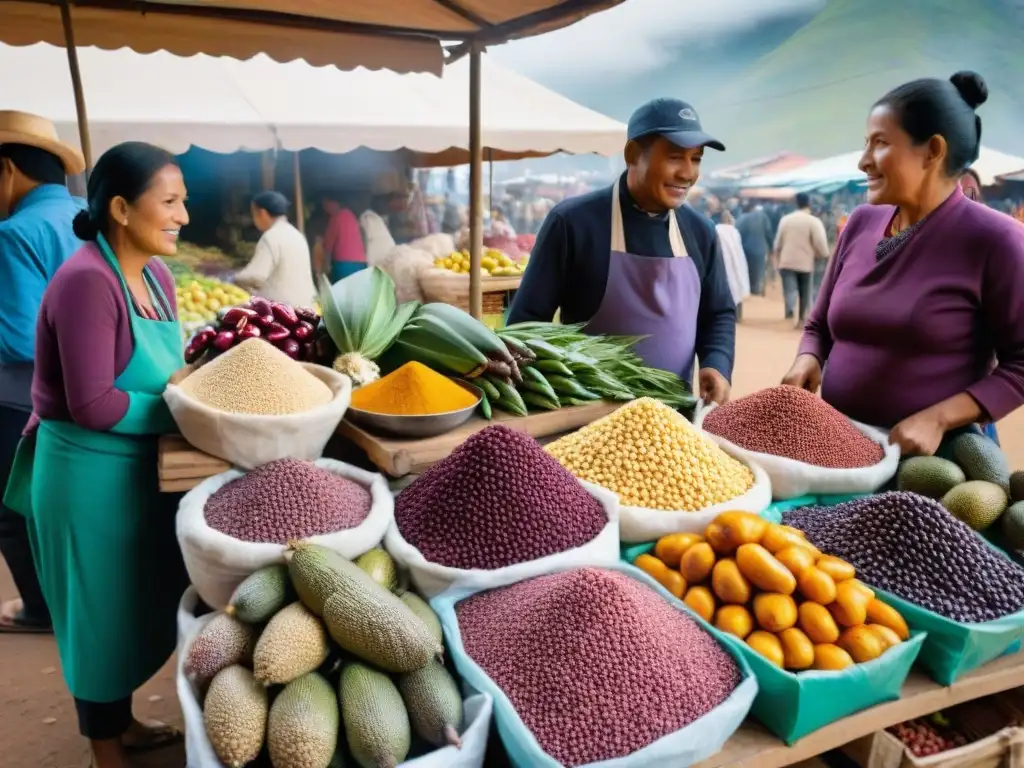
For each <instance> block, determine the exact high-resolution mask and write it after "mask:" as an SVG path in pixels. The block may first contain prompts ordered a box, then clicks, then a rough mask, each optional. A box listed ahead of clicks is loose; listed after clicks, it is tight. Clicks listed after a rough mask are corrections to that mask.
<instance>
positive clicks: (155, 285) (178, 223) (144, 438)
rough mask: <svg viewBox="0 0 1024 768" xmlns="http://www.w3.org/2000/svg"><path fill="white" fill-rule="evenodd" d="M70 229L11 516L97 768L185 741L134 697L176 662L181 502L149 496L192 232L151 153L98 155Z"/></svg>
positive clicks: (177, 362) (175, 357)
mask: <svg viewBox="0 0 1024 768" xmlns="http://www.w3.org/2000/svg"><path fill="white" fill-rule="evenodd" d="M88 203H89V207H88V210H87V211H83V212H81V213H79V214H78V216H77V217H76V218H75V220H74V226H75V233H76V234H77V235H78V236H79V237H80V238H81V239H82V240H85V241H86V245H84V246H83V247H82V248H81V249H80V250H79V251H78V252H77V253H75V254H74V255H73V256H72V257H71V258H70V259H68V260H67V262H65V263H64V265H63V266H61V268H60V269H59V270H57V272H56V274H55V275H54V277H53V280H52V281H51V282H50V284H49V286H48V287H47V289H46V292H45V294H44V295H43V301H42V306H41V308H40V311H39V319H38V324H37V330H36V368H35V378H34V380H33V383H32V397H33V406H34V412H33V416H32V419H31V421H30V422H29V426H28V428H27V430H26V437H25V438H24V439H23V440H22V443H21V445H20V446H19V448H18V455H17V458H16V460H15V467H14V470H13V471H12V473H11V479H10V481H9V483H8V486H7V493H6V498H5V501H6V503H7V505H8V506H9V507H11V508H12V509H15V510H16V511H18V512H20V513H21V514H23V515H25V516H26V518H27V520H28V528H29V532H30V538H31V542H32V547H33V552H34V554H35V557H36V567H37V569H38V571H39V577H40V583H41V584H42V588H43V593H44V594H45V596H46V600H47V603H48V604H49V606H50V609H51V612H52V614H53V629H54V634H55V635H56V638H57V648H58V650H59V652H60V661H61V669H62V671H63V673H64V679H65V680H66V682H67V685H68V688H69V689H70V691H71V694H72V695H73V696H74V698H75V706H76V709H77V712H78V723H79V729H80V730H81V733H82V735H84V736H85V737H86V738H87V739H89V741H90V747H91V752H92V761H93V762H92V764H93V768H125V766H127V765H128V764H129V763H128V762H127V757H126V754H127V753H128V752H130V751H132V750H138V749H148V748H153V747H157V746H161V745H163V744H166V743H168V742H169V741H172V740H175V739H178V738H180V734H179V733H177V732H176V731H174V730H173V729H171V728H169V727H167V726H165V725H162V724H142V723H140V722H138V721H136V720H135V719H134V718H133V716H132V693H133V692H134V691H135V690H136V689H138V688H139V687H140V686H141V685H142V684H143V683H145V682H146V680H148V679H149V678H150V677H152V675H153V674H155V673H156V672H157V671H158V670H159V669H160V667H162V666H163V664H164V663H165V662H166V661H167V659H168V658H170V656H171V655H172V653H173V652H174V646H175V640H176V627H175V609H176V605H177V601H178V599H179V598H180V596H181V593H182V591H183V590H184V588H185V587H186V586H187V583H188V578H187V576H186V575H185V570H184V567H183V564H182V560H181V554H180V552H179V550H178V546H177V543H176V539H175V533H174V512H175V506H176V502H177V498H175V497H173V496H171V495H168V494H161V493H160V492H159V489H158V487H157V475H156V470H155V466H156V452H157V451H156V445H157V437H158V436H159V435H162V434H165V433H168V432H171V431H174V429H175V427H174V421H173V420H172V418H171V415H170V412H169V411H168V409H167V406H166V404H165V403H164V401H163V397H162V394H163V391H164V387H165V386H166V384H167V380H168V378H169V377H170V376H171V374H173V373H174V372H175V371H176V370H178V369H179V368H181V367H182V366H183V365H184V359H183V350H182V339H181V326H180V325H179V323H178V319H177V308H176V306H175V296H174V281H173V279H172V277H171V274H170V272H169V271H168V269H167V267H166V266H165V265H164V264H163V263H162V262H161V261H160V259H158V258H155V256H173V255H174V254H175V252H176V251H177V247H178V246H177V243H178V236H179V234H180V231H181V228H182V227H183V226H185V225H186V224H188V214H187V213H186V211H185V184H184V181H183V179H182V175H181V171H180V170H179V169H178V166H177V165H176V164H175V162H174V158H173V157H172V156H171V155H170V154H169V153H167V152H165V151H164V150H162V149H159V148H157V147H154V146H151V145H149V144H142V143H137V142H129V143H125V144H119V145H118V146H116V147H113V148H111V149H110V150H108V151H107V152H106V153H105V154H104V155H103V156H102V157H101V158H100V159H99V162H97V163H96V167H95V168H94V169H93V172H92V175H91V176H90V177H89V184H88Z"/></svg>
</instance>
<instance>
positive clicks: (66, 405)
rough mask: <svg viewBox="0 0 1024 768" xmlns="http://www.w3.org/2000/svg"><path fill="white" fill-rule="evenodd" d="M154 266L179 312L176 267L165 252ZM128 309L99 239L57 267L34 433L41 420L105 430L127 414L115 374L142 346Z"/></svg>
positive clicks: (39, 347)
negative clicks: (137, 343) (135, 337)
mask: <svg viewBox="0 0 1024 768" xmlns="http://www.w3.org/2000/svg"><path fill="white" fill-rule="evenodd" d="M148 269H149V270H150V271H151V272H152V274H153V276H154V277H155V278H156V279H157V281H158V282H159V283H160V287H161V288H163V291H164V295H165V296H167V300H168V301H169V302H170V304H171V310H172V311H173V312H174V314H175V316H177V313H178V309H177V306H176V302H175V293H174V278H173V277H172V276H171V273H170V270H168V269H167V267H166V265H164V263H163V262H162V261H160V260H159V259H157V258H154V259H152V260H151V261H150V262H149V265H148ZM128 311H129V310H128V306H127V305H126V303H125V299H124V293H123V292H122V290H121V284H120V283H119V282H118V279H117V276H116V275H115V274H114V272H113V271H112V270H111V269H110V266H109V265H108V264H107V262H106V261H105V260H104V258H103V254H102V253H101V252H100V249H99V247H98V246H97V245H96V244H95V243H88V244H86V245H85V246H83V247H82V248H81V249H79V250H78V252H77V253H75V255H74V256H72V257H71V258H70V259H68V260H67V261H66V262H65V263H64V264H63V265H62V266H61V267H60V269H58V270H57V272H56V274H55V275H54V276H53V280H51V281H50V284H49V285H48V286H47V288H46V292H45V293H44V294H43V302H42V305H41V307H40V309H39V321H38V325H37V326H36V370H35V378H34V379H33V381H32V404H33V406H34V416H33V418H32V421H31V422H30V423H29V425H28V428H27V429H26V432H27V431H30V430H31V429H33V428H34V426H35V424H36V423H37V420H38V419H54V420H59V421H73V422H74V423H75V424H77V425H79V426H80V427H85V428H86V429H93V430H97V431H106V430H109V429H111V428H112V427H113V426H114V425H115V424H117V423H118V422H119V421H121V419H122V418H123V417H124V415H125V413H126V412H127V411H128V401H129V396H128V393H126V392H122V391H121V390H119V389H117V388H116V387H114V380H115V379H116V378H117V377H118V376H119V375H121V373H122V372H123V371H124V369H125V368H127V367H128V361H129V360H130V359H131V356H132V352H133V351H134V349H135V343H134V341H133V340H132V332H131V325H130V322H129V316H128ZM182 364H184V363H182ZM37 417H38V418H37Z"/></svg>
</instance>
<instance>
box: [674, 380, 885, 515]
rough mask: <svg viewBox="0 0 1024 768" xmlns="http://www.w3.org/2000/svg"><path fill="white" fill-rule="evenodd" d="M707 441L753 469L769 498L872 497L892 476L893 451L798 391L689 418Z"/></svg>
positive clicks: (770, 392) (880, 437)
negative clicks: (766, 482) (767, 486)
mask: <svg viewBox="0 0 1024 768" xmlns="http://www.w3.org/2000/svg"><path fill="white" fill-rule="evenodd" d="M694 421H695V423H696V424H697V426H699V427H701V428H702V429H703V430H704V431H705V432H706V433H707V434H708V435H710V436H711V438H712V439H713V440H714V441H715V442H717V443H718V444H719V445H720V446H722V447H723V448H726V449H729V450H731V451H732V452H733V454H734V455H736V456H739V457H740V458H745V459H749V460H750V461H753V462H756V463H757V465H758V466H760V467H761V468H762V469H764V471H765V472H767V473H768V476H769V477H770V478H771V481H772V494H773V495H774V497H775V498H776V499H779V500H785V499H795V498H798V497H800V496H842V495H848V494H855V493H874V492H875V491H877V490H878V489H879V488H881V487H883V486H884V485H885V484H886V483H888V482H889V480H891V479H892V477H893V476H894V475H895V474H896V470H897V469H898V467H899V461H900V449H899V446H898V445H890V444H889V439H888V435H887V434H886V433H885V432H882V431H880V430H878V429H875V428H874V427H869V426H866V425H864V424H859V423H857V422H855V421H852V420H850V419H848V418H846V417H845V416H844V415H843V414H841V413H840V412H839V411H837V410H836V409H835V408H833V407H832V406H831V405H829V404H828V403H826V402H825V401H824V400H822V399H821V398H820V397H818V396H817V395H813V394H811V393H810V392H808V391H807V390H804V389H800V388H799V387H791V386H786V385H782V386H778V387H770V388H768V389H762V390H760V391H758V392H754V393H753V394H750V395H747V396H745V397H740V398H737V399H736V400H731V401H729V402H728V403H726V404H725V405H720V406H711V407H710V408H705V409H701V410H700V411H699V412H698V413H697V416H696V418H695V420H694Z"/></svg>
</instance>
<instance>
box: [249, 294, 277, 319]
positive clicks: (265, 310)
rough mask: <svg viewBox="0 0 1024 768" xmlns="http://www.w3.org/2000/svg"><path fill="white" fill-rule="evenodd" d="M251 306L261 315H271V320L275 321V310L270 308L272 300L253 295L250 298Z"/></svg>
mask: <svg viewBox="0 0 1024 768" xmlns="http://www.w3.org/2000/svg"><path fill="white" fill-rule="evenodd" d="M249 306H250V307H251V308H252V310H253V311H254V312H256V314H258V315H261V316H264V317H265V316H267V315H271V322H273V314H274V313H273V311H272V310H271V309H270V302H269V301H268V300H267V299H264V298H263V297H261V296H253V297H252V298H251V299H249Z"/></svg>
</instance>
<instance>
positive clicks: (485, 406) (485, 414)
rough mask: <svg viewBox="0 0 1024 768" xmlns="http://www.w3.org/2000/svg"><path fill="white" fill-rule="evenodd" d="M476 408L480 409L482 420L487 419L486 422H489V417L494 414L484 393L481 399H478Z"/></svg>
mask: <svg viewBox="0 0 1024 768" xmlns="http://www.w3.org/2000/svg"><path fill="white" fill-rule="evenodd" d="M478 381H479V379H478ZM481 389H483V387H481ZM477 407H478V408H479V409H480V417H481V418H483V419H487V421H490V420H491V417H492V416H493V415H494V414H493V412H492V411H491V401H490V400H489V399H488V398H487V394H486V393H485V394H484V396H483V397H481V398H480V405H479V406H477Z"/></svg>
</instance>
